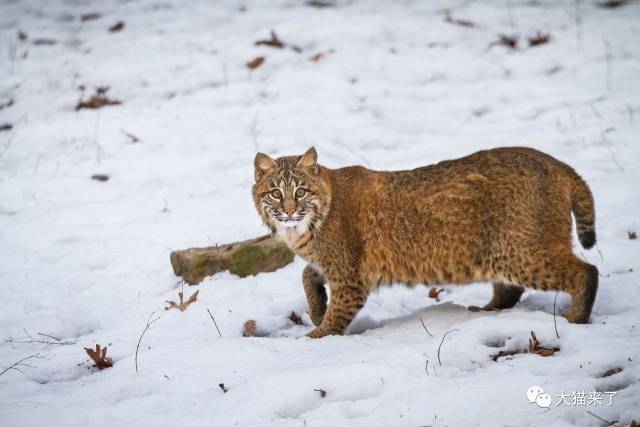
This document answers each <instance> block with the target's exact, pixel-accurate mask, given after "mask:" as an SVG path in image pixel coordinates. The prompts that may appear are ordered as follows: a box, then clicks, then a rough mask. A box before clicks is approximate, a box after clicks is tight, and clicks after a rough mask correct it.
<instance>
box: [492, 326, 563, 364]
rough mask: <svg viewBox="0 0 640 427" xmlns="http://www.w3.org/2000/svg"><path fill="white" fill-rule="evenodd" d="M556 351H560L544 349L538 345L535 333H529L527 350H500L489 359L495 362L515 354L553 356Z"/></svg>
mask: <svg viewBox="0 0 640 427" xmlns="http://www.w3.org/2000/svg"><path fill="white" fill-rule="evenodd" d="M556 351H560V349H559V348H558V347H544V346H541V345H540V342H539V341H538V338H536V334H535V332H533V331H531V338H529V348H528V349H524V348H519V349H516V350H501V351H499V352H497V353H494V354H492V355H491V356H490V357H491V359H492V360H493V361H494V362H497V361H498V359H499V358H501V357H505V356H513V355H515V354H523V353H531V354H537V355H538V356H542V357H549V356H553V355H554V354H555V352H556Z"/></svg>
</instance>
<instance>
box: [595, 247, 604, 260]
mask: <svg viewBox="0 0 640 427" xmlns="http://www.w3.org/2000/svg"><path fill="white" fill-rule="evenodd" d="M596 250H597V251H598V254H599V255H600V260H601V261H602V262H604V257H603V256H602V252H600V248H599V247H598V244H597V243H596Z"/></svg>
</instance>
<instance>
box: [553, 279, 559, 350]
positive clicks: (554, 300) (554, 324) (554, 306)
mask: <svg viewBox="0 0 640 427" xmlns="http://www.w3.org/2000/svg"><path fill="white" fill-rule="evenodd" d="M558 292H560V291H556V296H555V298H554V299H553V327H554V328H555V329H556V337H558V339H560V334H558V324H557V323H556V302H557V301H558Z"/></svg>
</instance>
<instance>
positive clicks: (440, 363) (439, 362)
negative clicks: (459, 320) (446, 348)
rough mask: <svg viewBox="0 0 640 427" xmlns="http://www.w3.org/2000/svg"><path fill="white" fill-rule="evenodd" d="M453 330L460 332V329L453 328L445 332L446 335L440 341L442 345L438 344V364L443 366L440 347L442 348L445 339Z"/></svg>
mask: <svg viewBox="0 0 640 427" xmlns="http://www.w3.org/2000/svg"><path fill="white" fill-rule="evenodd" d="M451 332H460V329H451V330H450V331H447V332H445V333H444V335H443V336H442V341H440V345H439V346H438V364H439V365H440V366H442V362H441V361H440V348H442V343H443V342H444V339H445V338H446V337H447V335H449V334H450V333H451Z"/></svg>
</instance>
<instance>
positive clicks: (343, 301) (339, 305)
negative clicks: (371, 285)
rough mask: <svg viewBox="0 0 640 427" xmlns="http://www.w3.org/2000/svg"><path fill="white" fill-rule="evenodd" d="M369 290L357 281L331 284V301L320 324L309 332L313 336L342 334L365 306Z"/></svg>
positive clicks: (309, 335)
mask: <svg viewBox="0 0 640 427" xmlns="http://www.w3.org/2000/svg"><path fill="white" fill-rule="evenodd" d="M368 295H369V290H368V289H367V288H366V287H365V286H364V285H362V284H360V283H357V282H352V283H339V284H337V285H333V284H332V285H331V301H330V303H329V307H328V308H327V313H326V314H325V316H324V319H323V320H322V323H321V324H320V326H318V327H317V328H315V329H314V330H313V331H311V332H309V333H308V334H307V336H308V337H311V338H321V337H324V336H326V335H342V334H343V333H344V331H345V329H347V326H349V323H351V321H352V320H353V318H354V317H355V316H356V314H357V313H358V311H360V309H361V308H362V307H363V306H364V303H365V301H366V300H367V296H368Z"/></svg>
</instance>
